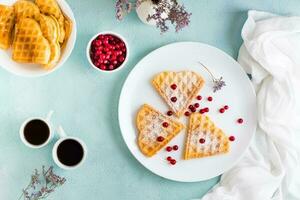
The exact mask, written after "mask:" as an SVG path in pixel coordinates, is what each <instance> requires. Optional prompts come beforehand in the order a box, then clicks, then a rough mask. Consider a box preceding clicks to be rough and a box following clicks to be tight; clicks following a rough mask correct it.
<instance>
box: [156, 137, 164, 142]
mask: <svg viewBox="0 0 300 200" xmlns="http://www.w3.org/2000/svg"><path fill="white" fill-rule="evenodd" d="M164 140H165V138H164V137H163V136H158V137H157V138H156V141H157V142H162V141H164Z"/></svg>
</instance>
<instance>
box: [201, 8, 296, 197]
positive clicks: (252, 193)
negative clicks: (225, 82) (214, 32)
mask: <svg viewBox="0 0 300 200" xmlns="http://www.w3.org/2000/svg"><path fill="white" fill-rule="evenodd" d="M242 38H243V40H244V44H243V45H242V47H241V48H240V52H239V57H238V62H239V63H240V64H241V65H242V66H243V67H244V68H245V71H246V72H247V73H250V74H251V75H252V82H253V85H254V87H255V90H256V93H257V107H258V129H257V133H256V135H255V138H254V141H253V143H252V144H251V146H250V149H249V150H248V152H247V153H246V155H245V157H243V159H241V161H240V162H239V163H238V164H237V165H236V166H234V167H233V168H232V169H231V170H229V171H227V172H226V173H224V174H223V175H222V177H221V180H220V183H219V184H217V185H216V186H215V187H214V188H213V189H212V190H211V191H210V192H209V193H208V194H206V195H205V196H204V197H203V198H202V200H269V199H270V200H271V199H272V200H294V199H295V200H296V199H297V200H299V199H300V168H299V155H300V154H299V152H300V149H299V147H300V128H299V125H300V109H299V108H300V81H299V80H300V17H284V16H277V15H274V14H270V13H266V12H259V11H249V12H248V19H247V21H246V22H245V24H244V27H243V29H242Z"/></svg>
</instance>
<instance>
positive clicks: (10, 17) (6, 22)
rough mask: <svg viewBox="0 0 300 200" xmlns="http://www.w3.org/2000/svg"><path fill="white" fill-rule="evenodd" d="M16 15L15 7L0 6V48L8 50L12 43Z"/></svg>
mask: <svg viewBox="0 0 300 200" xmlns="http://www.w3.org/2000/svg"><path fill="white" fill-rule="evenodd" d="M14 19H15V13H14V9H13V7H10V6H4V5H0V48H1V49H8V48H9V47H10V45H11V42H12V34H11V33H12V30H13V28H14Z"/></svg>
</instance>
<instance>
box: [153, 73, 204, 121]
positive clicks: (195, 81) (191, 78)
mask: <svg viewBox="0 0 300 200" xmlns="http://www.w3.org/2000/svg"><path fill="white" fill-rule="evenodd" d="M152 84H153V86H154V87H155V89H156V90H157V91H158V92H159V94H160V95H161V96H162V97H163V99H164V100H165V101H166V102H167V104H168V105H169V107H170V108H171V109H172V110H173V112H174V113H175V114H176V115H177V117H180V116H181V115H182V114H183V113H184V111H185V110H186V109H187V107H188V106H189V104H190V103H191V101H192V100H193V98H195V97H196V96H197V94H198V93H199V90H200V89H201V88H202V87H203V85H204V79H203V78H202V77H201V76H200V75H198V74H197V73H195V72H193V71H180V72H161V73H160V74H158V75H156V76H155V77H154V79H153V80H152ZM172 86H174V87H172ZM175 86H176V88H175Z"/></svg>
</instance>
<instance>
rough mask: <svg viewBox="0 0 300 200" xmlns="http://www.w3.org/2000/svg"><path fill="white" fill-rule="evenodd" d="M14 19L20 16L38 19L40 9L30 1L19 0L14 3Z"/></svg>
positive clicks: (17, 19) (18, 18) (20, 17)
mask: <svg viewBox="0 0 300 200" xmlns="http://www.w3.org/2000/svg"><path fill="white" fill-rule="evenodd" d="M14 9H15V14H16V21H17V22H18V21H19V20H20V19H22V18H32V19H35V20H39V17H40V10H39V8H38V7H37V6H36V5H35V4H34V3H33V2H31V1H26V0H19V1H17V2H16V3H15V4H14Z"/></svg>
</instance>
